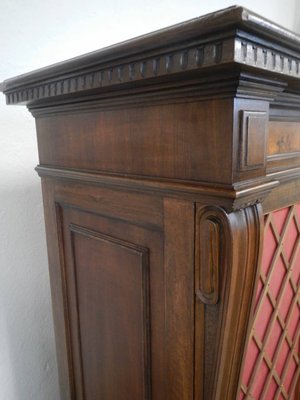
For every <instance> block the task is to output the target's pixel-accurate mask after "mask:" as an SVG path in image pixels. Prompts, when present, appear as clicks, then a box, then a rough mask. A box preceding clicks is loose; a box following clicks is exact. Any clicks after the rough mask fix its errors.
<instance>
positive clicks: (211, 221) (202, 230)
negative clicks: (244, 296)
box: [195, 208, 222, 304]
mask: <svg viewBox="0 0 300 400" xmlns="http://www.w3.org/2000/svg"><path fill="white" fill-rule="evenodd" d="M196 227H197V229H196V262H195V290H196V295H197V296H198V298H199V299H200V300H201V301H202V302H203V303H205V304H216V303H217V302H218V300H219V291H220V288H219V271H220V264H221V245H222V244H221V240H222V238H221V236H222V222H221V221H220V218H219V217H218V212H217V211H216V210H215V209H210V208H208V209H207V208H204V209H202V208H200V209H199V210H198V211H197V216H196ZM202 244H204V245H202Z"/></svg>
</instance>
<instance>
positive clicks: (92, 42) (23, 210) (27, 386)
mask: <svg viewBox="0 0 300 400" xmlns="http://www.w3.org/2000/svg"><path fill="white" fill-rule="evenodd" d="M296 3H297V0H285V1H282V0H272V1H264V2H263V1H261V0H260V1H258V0H256V1H254V0H252V1H251V0H249V1H241V2H240V4H242V5H245V6H246V7H248V8H250V9H252V10H255V11H257V12H259V13H260V14H262V15H264V16H266V17H268V18H270V19H273V20H274V21H276V22H278V23H280V24H282V25H284V26H286V27H288V28H290V29H297V30H300V18H299V12H300V6H299V3H298V4H297V7H296ZM231 4H232V2H231V1H217V0H211V1H209V2H208V1H200V0H196V1H192V0H185V1H182V0H180V1H179V0H166V1H158V0H152V1H151V2H140V1H137V0H129V1H121V0H119V1H116V0H110V1H106V0H100V1H99V0H97V1H96V0H92V1H91V0H90V1H89V0H87V1H85V2H82V1H78V0H60V1H58V0H48V1H40V0H28V1H24V0H1V13H0V81H2V80H4V79H5V78H9V77H12V76H15V75H17V74H20V73H24V72H27V71H29V70H32V69H35V68H38V67H42V66H45V65H48V64H50V63H54V62H57V61H61V60H64V59H66V58H69V57H73V56H76V55H79V54H81V53H85V52H88V51H91V50H95V49H98V48H101V47H103V46H106V45H109V44H112V43H115V42H118V41H121V40H125V39H128V38H130V37H133V36H136V35H139V34H143V33H147V32H149V31H152V30H154V29H158V28H161V27H165V26H167V25H170V24H174V23H177V22H180V21H183V20H185V19H189V18H193V17H195V16H198V15H202V14H205V13H207V12H211V11H214V10H217V9H220V8H223V7H227V6H229V5H231ZM296 9H297V12H296ZM37 162H38V156H37V147H36V141H35V127H34V120H33V118H32V117H31V115H30V114H29V113H28V112H27V110H26V109H25V108H24V107H20V106H16V107H13V106H10V107H7V106H6V105H5V103H4V97H3V96H2V95H1V96H0V388H1V389H0V400H56V399H58V398H59V395H58V379H57V369H56V358H55V348H54V336H53V326H52V315H51V305H50V304H51V302H50V290H49V278H48V271H47V256H46V246H45V234H44V226H43V211H42V198H41V191H40V181H39V178H38V177H37V175H36V173H35V172H34V170H33V168H34V167H35V165H36V164H37Z"/></svg>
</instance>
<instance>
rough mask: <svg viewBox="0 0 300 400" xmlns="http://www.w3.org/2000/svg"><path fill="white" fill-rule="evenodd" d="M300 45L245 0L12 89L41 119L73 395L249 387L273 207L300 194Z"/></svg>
mask: <svg viewBox="0 0 300 400" xmlns="http://www.w3.org/2000/svg"><path fill="white" fill-rule="evenodd" d="M299 44H300V38H299V37H298V36H297V35H295V34H293V33H292V32H289V31H286V30H284V29H283V28H281V27H279V26H276V25H275V24H273V23H272V22H270V21H268V20H265V19H262V18H261V17H259V16H257V15H256V14H254V13H252V12H250V11H248V10H246V9H244V8H242V7H231V8H229V9H227V10H221V11H220V12H217V13H213V14H210V15H208V16H204V17H200V18H196V19H194V20H191V21H187V22H186V23H183V24H180V25H176V26H174V27H170V28H166V29H164V30H161V31H158V32H155V33H153V34H150V35H146V36H143V37H140V38H136V39H134V40H132V41H128V42H125V43H121V44H119V45H115V46H111V47H109V48H106V49H103V50H100V51H97V52H94V53H90V54H88V55H85V56H81V57H78V58H75V59H73V60H69V61H66V62H63V63H60V64H57V65H54V66H50V67H47V68H45V69H42V70H38V71H35V72H32V73H29V74H26V75H23V76H20V77H16V78H13V79H10V80H7V81H5V82H4V83H3V84H2V85H1V88H2V91H3V92H4V94H5V95H6V100H7V103H8V104H26V105H27V106H28V108H29V111H30V112H31V113H32V114H33V115H34V117H35V118H36V127H37V139H38V149H39V160H40V161H39V162H40V164H39V166H38V167H37V172H38V173H39V175H40V176H41V177H42V187H43V198H44V209H45V220H46V232H47V244H48V256H49V271H50V281H51V291H52V303H53V315H54V325H55V333H56V344H57V359H58V368H59V377H60V387H61V400H98V399H101V400H119V399H124V400H126V399H128V400H129V399H130V400H135V399H136V400H234V399H236V398H237V396H238V395H239V389H240V382H241V370H242V364H243V357H244V353H245V349H246V347H247V340H248V338H249V337H251V334H250V332H251V329H252V323H253V307H254V298H255V294H256V288H257V285H258V277H259V273H258V272H259V269H260V267H261V265H260V264H261V262H260V257H261V248H262V241H263V225H264V222H263V214H267V213H269V212H271V211H274V210H276V209H278V208H282V207H286V206H289V205H292V204H295V203H299V202H300V156H299V154H298V153H299V152H300V141H299V137H298V136H299V134H300V61H299V60H300V53H299ZM298 372H299V371H298ZM298 372H297V373H298ZM298 386H299V385H298ZM297 390H298V391H299V388H298V389H297ZM295 395H297V394H295ZM293 400H294V399H293Z"/></svg>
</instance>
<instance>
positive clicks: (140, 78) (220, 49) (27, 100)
mask: <svg viewBox="0 0 300 400" xmlns="http://www.w3.org/2000/svg"><path fill="white" fill-rule="evenodd" d="M229 36H231V37H228V38H225V39H216V38H215V37H212V38H211V39H210V40H205V41H203V40H202V41H199V39H198V43H197V44H196V45H194V46H186V45H183V46H180V48H179V49H176V48H170V49H167V50H158V51H156V52H152V54H151V55H147V53H141V54H138V55H136V56H135V57H130V61H128V62H127V61H126V60H125V61H122V62H121V63H117V62H115V61H114V62H112V63H111V64H110V65H106V66H103V65H102V63H101V58H100V59H99V65H96V67H93V68H91V67H89V68H88V69H83V70H80V71H79V72H78V71H74V72H72V73H70V72H68V73H67V74H65V75H62V74H60V75H59V79H56V78H55V76H53V77H51V79H50V78H46V79H39V80H38V81H37V82H34V81H33V82H32V83H28V84H27V85H25V86H22V87H16V88H13V87H12V88H11V87H10V85H9V84H7V85H5V82H4V85H3V91H4V93H5V94H6V99H7V103H8V104H18V103H21V104H31V103H36V102H41V104H43V101H45V100H46V99H51V98H56V99H57V97H60V96H66V95H71V94H75V93H76V94H77V96H78V95H80V94H81V93H85V92H89V93H90V94H91V95H93V96H94V95H95V93H98V92H99V93H106V92H107V91H108V89H109V90H110V89H111V88H113V87H114V88H115V89H122V88H124V89H126V84H129V83H133V82H135V83H136V84H138V85H139V86H140V85H141V84H142V83H143V82H144V81H149V83H150V82H151V85H153V84H154V83H155V82H157V81H158V80H161V79H163V80H164V81H168V82H172V81H173V79H174V78H175V77H176V79H177V80H178V81H179V82H180V80H181V79H180V76H181V75H183V76H184V73H185V72H189V73H190V74H191V73H192V72H193V71H195V72H197V71H202V70H205V69H206V68H207V67H213V66H220V65H222V66H223V67H224V68H226V66H228V65H230V64H237V65H238V64H241V65H244V66H250V67H255V68H256V69H258V70H263V71H265V72H271V73H273V74H274V73H278V74H280V75H281V76H284V77H294V78H300V67H299V65H300V59H299V58H297V57H296V56H294V55H293V53H292V54H289V51H288V49H284V50H275V49H274V46H273V45H272V43H268V42H266V43H265V44H264V45H258V44H257V43H256V42H255V41H254V42H253V40H254V39H253V38H252V40H248V39H241V38H237V37H234V36H232V33H230V34H229ZM147 86H148V83H147ZM242 86H243V84H242ZM211 91H212V93H213V94H214V95H217V93H218V92H216V93H214V90H213V87H211ZM231 91H232V89H231ZM110 93H111V91H110ZM242 93H243V90H242ZM269 95H270V94H269Z"/></svg>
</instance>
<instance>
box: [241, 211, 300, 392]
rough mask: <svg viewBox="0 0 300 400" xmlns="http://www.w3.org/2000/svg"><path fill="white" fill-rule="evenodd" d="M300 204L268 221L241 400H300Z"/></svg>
mask: <svg viewBox="0 0 300 400" xmlns="http://www.w3.org/2000/svg"><path fill="white" fill-rule="evenodd" d="M299 289H300V204H296V205H294V206H291V207H288V208H284V209H282V210H278V211H274V212H272V213H270V214H268V215H267V216H266V217H265V235H264V247H263V254H262V263H261V269H260V279H259V282H258V288H257V293H256V298H255V309H254V323H253V329H252V331H251V334H250V340H249V343H248V346H247V350H246V353H245V359H244V367H243V371H242V375H241V389H240V395H239V400H251V399H253V400H283V399H284V400H299V399H298V398H296V397H297V395H296V387H297V382H298V379H299V374H300V359H299V357H300V339H299V337H300V295H299Z"/></svg>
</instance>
